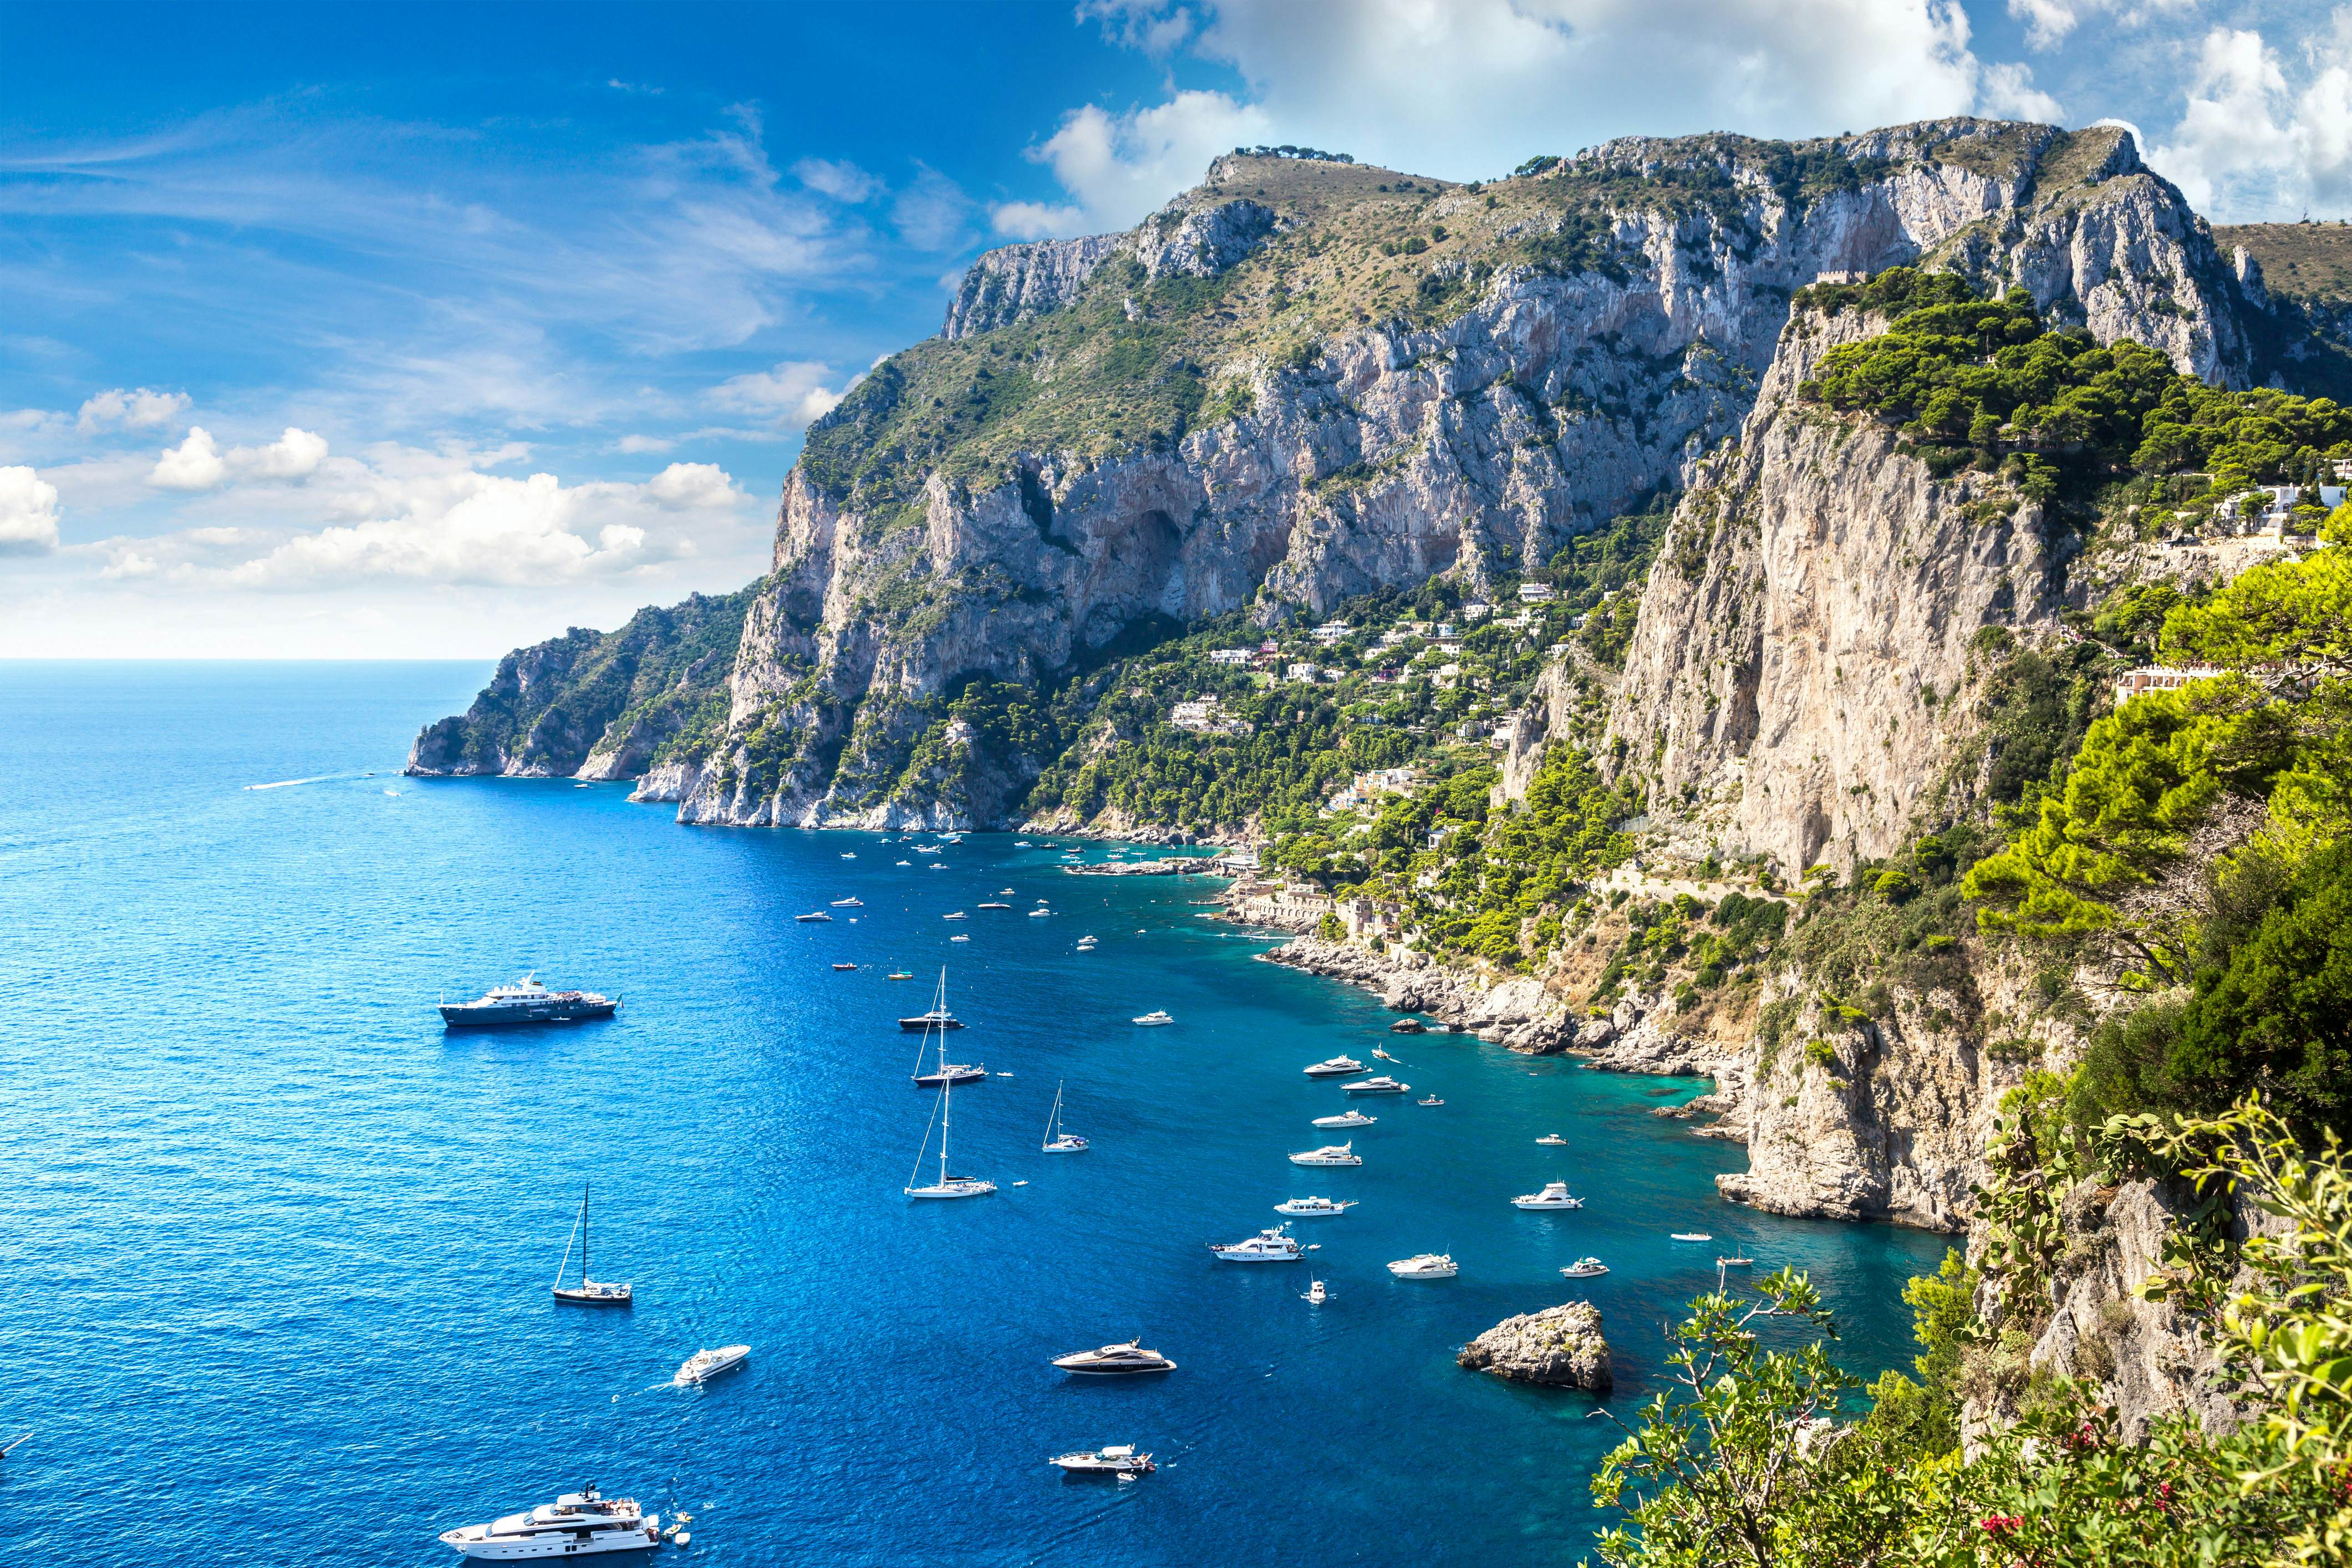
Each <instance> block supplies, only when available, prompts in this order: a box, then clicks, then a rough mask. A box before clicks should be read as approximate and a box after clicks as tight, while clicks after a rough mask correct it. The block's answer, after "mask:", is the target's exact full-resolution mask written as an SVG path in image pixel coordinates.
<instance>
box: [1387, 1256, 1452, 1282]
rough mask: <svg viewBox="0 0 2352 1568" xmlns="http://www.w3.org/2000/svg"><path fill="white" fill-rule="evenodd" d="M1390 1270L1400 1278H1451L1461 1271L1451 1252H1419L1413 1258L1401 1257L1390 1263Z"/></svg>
mask: <svg viewBox="0 0 2352 1568" xmlns="http://www.w3.org/2000/svg"><path fill="white" fill-rule="evenodd" d="M1389 1272H1390V1273H1391V1274H1393V1275H1395V1276H1396V1277H1397V1278H1398V1279H1453V1278H1454V1275H1455V1274H1457V1273H1459V1272H1460V1270H1459V1269H1457V1268H1455V1267H1454V1258H1453V1257H1452V1256H1451V1255H1450V1254H1447V1253H1443V1252H1417V1253H1415V1254H1413V1256H1412V1257H1411V1258H1398V1259H1397V1260H1396V1261H1395V1262H1394V1263H1391V1264H1390V1265H1389Z"/></svg>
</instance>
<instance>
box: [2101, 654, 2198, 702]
mask: <svg viewBox="0 0 2352 1568" xmlns="http://www.w3.org/2000/svg"><path fill="white" fill-rule="evenodd" d="M2219 674H2221V667H2220V666H2218V665H2210V664H2187V665H2165V664H2143V665H2141V666H2140V667H2139V668H2137V669H2127V670H2126V671H2124V672H2123V674H2122V675H2120V676H2118V677H2116V704H2117V705H2118V706H2120V705H2121V704H2123V703H2126V702H2128V701H2130V700H2132V699H2133V698H2135V697H2137V696H2138V695H2139V694H2140V693H2141V692H2143V691H2178V690H2179V689H2181V688H2182V687H2184V686H2186V685H2188V684H2189V682H2190V681H2192V680H2210V679H2213V678H2214V677H2215V676H2217V675H2219Z"/></svg>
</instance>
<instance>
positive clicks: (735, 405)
mask: <svg viewBox="0 0 2352 1568" xmlns="http://www.w3.org/2000/svg"><path fill="white" fill-rule="evenodd" d="M832 374H833V367H832V366H830V365H827V364H824V363H821V362H819V361H816V360H786V361H784V362H783V363H782V364H779V365H778V366H776V368H775V369H773V370H762V371H754V372H752V373H751V374H748V375H738V376H730V378H728V379H727V380H726V381H723V382H721V383H719V384H718V385H717V386H714V387H712V388H711V389H710V391H709V394H708V397H709V401H710V402H711V403H712V404H714V405H717V406H719V407H720V408H726V409H731V410H733V411H734V412H736V413H738V414H755V415H758V416H761V417H763V418H767V419H772V420H774V421H775V422H776V423H777V424H778V425H781V426H785V427H786V428H789V429H799V428H800V427H802V426H805V425H807V424H809V423H810V422H811V421H813V420H816V419H821V418H823V417H824V416H825V415H827V414H830V413H832V412H833V409H834V405H835V404H838V403H839V402H840V401H841V400H842V398H843V397H844V396H845V395H847V393H848V391H849V387H850V386H855V385H856V384H857V383H858V381H860V380H863V379H864V378H863V377H862V376H859V377H853V378H852V379H851V381H850V383H849V386H845V387H843V388H842V389H841V390H840V391H839V392H835V391H834V390H833V389H832V388H830V387H828V386H826V385H825V382H826V381H827V380H828V379H829V378H830V377H831V375H832Z"/></svg>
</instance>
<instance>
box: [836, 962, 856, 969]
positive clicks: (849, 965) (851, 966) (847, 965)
mask: <svg viewBox="0 0 2352 1568" xmlns="http://www.w3.org/2000/svg"><path fill="white" fill-rule="evenodd" d="M856 967H857V965H856V964H854V963H836V964H835V965H834V968H835V969H836V970H843V969H855V968H856Z"/></svg>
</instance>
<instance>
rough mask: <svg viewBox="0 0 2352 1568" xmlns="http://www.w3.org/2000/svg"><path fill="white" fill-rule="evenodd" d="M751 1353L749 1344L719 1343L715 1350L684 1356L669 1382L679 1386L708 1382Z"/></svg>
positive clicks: (739, 1363) (736, 1364) (729, 1369)
mask: <svg viewBox="0 0 2352 1568" xmlns="http://www.w3.org/2000/svg"><path fill="white" fill-rule="evenodd" d="M750 1354H751V1346H750V1345H720V1346H719V1348H718V1349H717V1350H715V1351H697V1352H694V1353H693V1354H692V1355H690V1356H688V1357H687V1358H686V1362H685V1363H684V1364H683V1365H681V1366H680V1367H679V1368H678V1369H677V1376H675V1377H673V1378H671V1379H670V1382H671V1383H672V1384H675V1385H676V1386H677V1387H679V1388H684V1387H685V1386H686V1385H687V1384H690V1383H708V1382H709V1381H710V1380H711V1379H712V1378H714V1377H717V1376H718V1375H719V1373H722V1372H730V1371H732V1370H733V1369H735V1368H736V1367H739V1366H740V1365H742V1364H743V1358H744V1357H746V1356H748V1355H750Z"/></svg>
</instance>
